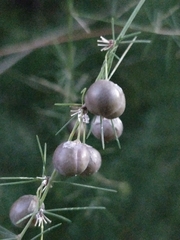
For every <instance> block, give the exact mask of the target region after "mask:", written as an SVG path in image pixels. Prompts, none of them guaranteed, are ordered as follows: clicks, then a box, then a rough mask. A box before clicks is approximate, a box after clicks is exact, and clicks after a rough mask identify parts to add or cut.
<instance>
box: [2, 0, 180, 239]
mask: <svg viewBox="0 0 180 240" xmlns="http://www.w3.org/2000/svg"><path fill="white" fill-rule="evenodd" d="M12 2H13V3H12ZM15 2H16V4H15ZM17 2H22V1H2V2H1V17H0V32H1V36H0V43H1V48H0V56H1V58H0V73H1V75H0V102H1V107H0V114H1V118H0V139H1V151H0V159H1V164H2V165H1V168H0V177H12V176H28V177H29V176H33V177H36V176H41V174H42V160H41V156H40V153H39V149H38V144H37V141H36V135H38V136H39V139H40V142H42V143H44V142H46V143H47V166H46V170H47V175H49V174H51V172H52V165H51V161H52V160H51V158H52V154H53V152H54V149H55V148H56V147H57V145H58V144H59V143H61V142H63V141H65V140H67V138H68V136H69V132H68V130H66V129H64V130H63V131H61V132H60V134H58V135H57V136H55V134H56V132H57V131H58V130H59V129H60V128H61V127H62V126H63V125H64V124H65V123H66V122H67V121H68V120H69V118H70V113H69V107H58V106H54V103H67V102H78V103H80V102H81V94H80V92H81V90H82V89H83V88H85V87H86V88H87V87H89V86H90V85H91V84H92V83H93V82H94V81H95V79H96V78H97V76H98V74H99V72H100V69H101V65H102V62H103V61H104V57H105V53H104V52H100V48H98V47H97V39H99V37H100V36H101V35H102V36H104V37H106V38H107V39H111V38H112V29H111V18H112V17H114V22H115V35H116V37H117V36H118V34H119V32H120V31H121V29H122V27H124V25H125V23H126V22H127V20H128V18H129V16H130V15H131V13H132V12H133V10H134V8H135V6H136V5H137V2H136V1H124V0H121V1H116V0H113V1H105V0H103V1H102V0H101V1H100V0H98V1H84V0H83V1H82V0H80V1H79V0H78V1H77V0H74V5H71V4H70V3H72V1H50V0H46V1H43V3H42V2H41V1H32V2H34V5H32V6H26V5H25V4H24V5H20V4H17ZM67 2H68V3H69V5H68V4H67ZM179 11H180V10H179V1H177V0H174V1H168V0H165V1H155V0H150V1H146V2H145V4H144V5H143V7H142V8H141V10H140V12H139V13H138V15H137V16H136V18H135V19H134V21H133V23H132V24H131V26H130V29H129V30H128V32H127V34H131V33H134V32H137V31H141V34H140V35H138V38H137V40H138V39H143V40H144V39H145V40H147V39H148V40H151V43H150V44H146V43H145V44H144V43H135V44H133V46H132V47H131V49H130V51H129V52H128V53H127V55H126V56H125V58H124V59H123V61H122V63H121V64H120V66H119V67H118V69H117V71H116V72H115V73H114V75H113V81H114V82H115V83H117V84H119V85H120V86H121V87H122V89H123V91H124V93H125V96H126V100H127V107H126V111H125V113H124V114H123V115H122V121H123V124H124V132H123V135H122V137H121V138H120V143H121V150H120V149H119V148H118V146H117V144H116V141H114V142H111V143H108V144H106V149H105V150H100V152H101V154H102V159H103V164H102V167H101V169H100V171H99V173H98V174H96V175H94V176H92V177H89V178H84V177H78V178H76V177H74V178H70V179H66V178H63V177H61V179H60V180H62V182H60V183H58V184H55V185H54V187H53V190H52V191H51V190H50V193H49V195H48V196H47V199H46V202H45V205H46V209H50V208H52V206H56V207H57V208H68V207H81V206H82V207H83V206H94V205H95V206H104V207H106V210H105V211H104V210H103V211H96V210H85V211H69V212H68V211H67V212H62V215H63V216H64V217H66V218H68V219H71V221H72V223H66V222H63V224H62V225H61V226H58V227H57V228H55V229H53V231H52V232H49V233H47V235H45V239H51V238H52V239H60V238H61V239H62V240H68V239H73V240H76V239H87V240H91V239H105V240H109V239H113V240H119V239H122V240H123V239H125V240H126V239H131V240H139V239H143V240H144V239H147V240H149V239H162V240H170V239H173V240H178V239H179V235H180V230H179V223H180V220H179V219H180V207H179V206H180V188H179V182H180V177H179V171H180V163H179V154H180V152H179V142H180V135H179V128H180V123H179V119H180V114H179V106H180V88H179V79H180V71H179V64H180V50H179V47H180V40H179V35H180V28H179V27H180V22H179ZM72 16H73V18H72ZM79 23H80V24H81V26H80V25H79ZM126 40H129V39H126ZM127 46H128V44H125V43H124V44H120V47H119V48H118V50H117V52H116V54H117V55H118V56H121V55H122V54H123V52H124V51H125V49H126V48H127ZM113 67H114V65H112V69H113ZM87 143H88V144H90V145H93V146H94V147H95V148H98V149H101V143H100V142H99V141H98V140H95V139H94V137H93V136H90V137H89V138H88V140H87ZM64 181H65V182H67V183H64ZM68 183H69V184H68ZM72 183H74V185H73V184H72ZM75 183H77V184H86V185H92V186H97V187H105V188H111V189H115V190H117V193H112V192H108V191H101V190H100V189H91V188H83V187H80V186H78V185H75ZM37 187H38V184H37V182H35V183H31V184H21V185H17V187H13V186H1V187H0V199H1V201H0V206H1V214H0V225H2V226H3V227H6V228H7V229H10V230H11V231H12V232H14V233H15V234H18V233H19V232H18V230H17V229H15V228H13V226H12V225H11V224H10V220H9V218H8V214H9V208H10V206H11V205H12V203H13V202H14V201H15V200H16V199H17V198H19V197H20V196H21V195H24V194H35V191H36V189H37ZM52 220H53V224H58V223H59V220H58V219H56V218H53V219H52ZM0 231H1V228H0ZM34 233H35V232H34V230H30V232H29V233H27V236H26V239H31V238H32V237H34V236H35V234H34ZM28 234H29V235H28ZM36 234H38V232H36ZM9 236H10V234H9ZM12 237H14V235H13V234H12Z"/></svg>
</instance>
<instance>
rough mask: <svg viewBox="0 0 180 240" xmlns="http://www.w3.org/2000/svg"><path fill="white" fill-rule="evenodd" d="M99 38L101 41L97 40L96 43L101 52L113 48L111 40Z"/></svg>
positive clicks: (113, 43)
mask: <svg viewBox="0 0 180 240" xmlns="http://www.w3.org/2000/svg"><path fill="white" fill-rule="evenodd" d="M100 38H101V40H97V42H98V47H103V48H102V49H101V51H107V50H109V49H110V48H112V47H114V45H115V41H114V40H113V39H110V40H108V39H106V38H104V37H102V36H100Z"/></svg>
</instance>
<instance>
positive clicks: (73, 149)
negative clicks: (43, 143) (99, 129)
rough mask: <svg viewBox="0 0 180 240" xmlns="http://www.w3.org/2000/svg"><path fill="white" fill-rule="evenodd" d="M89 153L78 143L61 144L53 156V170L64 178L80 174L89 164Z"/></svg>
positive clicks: (84, 146)
mask: <svg viewBox="0 0 180 240" xmlns="http://www.w3.org/2000/svg"><path fill="white" fill-rule="evenodd" d="M89 160H90V156H89V151H88V149H87V147H86V145H85V144H83V143H81V142H80V141H77V140H76V141H67V142H64V143H61V144H60V145H59V146H58V147H57V148H56V150H55V151H54V154H53V165H54V168H55V169H56V170H57V171H58V172H59V173H60V174H61V175H64V176H75V175H78V174H81V173H82V172H83V171H84V170H85V169H86V168H87V165H88V163H89Z"/></svg>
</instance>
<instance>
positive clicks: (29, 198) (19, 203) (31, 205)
mask: <svg viewBox="0 0 180 240" xmlns="http://www.w3.org/2000/svg"><path fill="white" fill-rule="evenodd" d="M38 206H39V199H38V198H37V196H35V195H24V196H22V197H20V198H19V199H17V200H16V201H15V202H14V203H13V205H12V207H11V209H10V213H9V217H10V220H11V222H12V223H13V224H14V225H15V226H16V227H24V226H25V225H26V223H27V222H28V221H29V219H30V217H28V218H26V219H24V220H22V221H21V222H19V223H17V222H18V221H20V220H21V219H23V218H25V217H26V216H27V215H29V214H31V213H33V212H34V211H36V210H37V211H38ZM42 208H43V209H44V203H43V204H42ZM33 223H34V222H32V225H31V226H34V224H33Z"/></svg>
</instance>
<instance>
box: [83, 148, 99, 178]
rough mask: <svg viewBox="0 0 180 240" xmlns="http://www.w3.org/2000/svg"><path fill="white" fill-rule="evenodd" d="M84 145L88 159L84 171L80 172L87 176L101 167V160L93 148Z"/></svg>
mask: <svg viewBox="0 0 180 240" xmlns="http://www.w3.org/2000/svg"><path fill="white" fill-rule="evenodd" d="M86 147H87V149H88V151H89V154H90V161H89V163H88V166H87V168H86V169H85V171H84V172H82V173H81V175H82V176H89V175H92V174H94V173H96V172H97V171H98V170H99V168H100V167H101V162H102V159H101V155H100V153H99V152H98V151H97V150H96V149H95V148H93V147H91V146H90V145H87V144H86Z"/></svg>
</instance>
